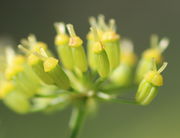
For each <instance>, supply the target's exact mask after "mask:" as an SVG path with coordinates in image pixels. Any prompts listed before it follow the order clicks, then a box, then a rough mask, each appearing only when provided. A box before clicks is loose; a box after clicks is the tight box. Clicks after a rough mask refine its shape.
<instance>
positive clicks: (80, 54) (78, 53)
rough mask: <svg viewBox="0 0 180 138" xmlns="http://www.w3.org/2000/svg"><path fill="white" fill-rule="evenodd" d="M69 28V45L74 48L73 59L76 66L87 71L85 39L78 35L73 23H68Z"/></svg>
mask: <svg viewBox="0 0 180 138" xmlns="http://www.w3.org/2000/svg"><path fill="white" fill-rule="evenodd" d="M67 29H68V31H69V34H70V40H69V46H70V47H71V49H72V55H73V61H74V66H75V68H77V69H79V70H80V71H82V72H86V71H87V59H86V54H85V51H84V49H83V46H82V44H83V41H82V40H81V38H80V37H78V36H76V33H75V31H74V27H73V25H71V24H68V25H67Z"/></svg>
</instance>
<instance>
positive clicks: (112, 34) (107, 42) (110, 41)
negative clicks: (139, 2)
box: [101, 19, 120, 71]
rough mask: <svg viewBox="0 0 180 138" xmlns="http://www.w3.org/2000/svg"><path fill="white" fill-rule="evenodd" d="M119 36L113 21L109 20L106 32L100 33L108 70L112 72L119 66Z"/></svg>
mask: <svg viewBox="0 0 180 138" xmlns="http://www.w3.org/2000/svg"><path fill="white" fill-rule="evenodd" d="M119 39H120V36H119V35H118V34H117V33H116V30H115V21H114V20H113V19H112V20H110V26H109V28H108V29H107V30H105V31H104V32H103V33H102V36H101V40H102V43H103V45H104V49H105V51H106V53H107V56H108V59H109V64H110V70H111V71H112V70H113V69H115V68H116V67H117V66H118V65H119V62H120V60H119V56H120V47H119Z"/></svg>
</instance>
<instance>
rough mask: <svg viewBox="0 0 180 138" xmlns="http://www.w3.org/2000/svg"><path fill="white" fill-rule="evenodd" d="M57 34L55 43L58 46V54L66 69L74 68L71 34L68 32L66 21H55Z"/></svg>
mask: <svg viewBox="0 0 180 138" xmlns="http://www.w3.org/2000/svg"><path fill="white" fill-rule="evenodd" d="M55 28H56V31H57V33H58V34H57V35H56V38H55V45H56V46H57V52H58V55H59V57H60V59H61V61H62V64H63V66H64V67H65V68H66V69H69V70H72V69H73V57H72V51H71V48H70V47H69V45H68V43H69V36H68V35H67V34H66V31H65V25H64V23H55Z"/></svg>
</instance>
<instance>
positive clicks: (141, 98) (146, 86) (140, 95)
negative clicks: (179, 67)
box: [135, 61, 167, 105]
mask: <svg viewBox="0 0 180 138" xmlns="http://www.w3.org/2000/svg"><path fill="white" fill-rule="evenodd" d="M153 62H154V63H153V64H154V68H153V70H151V71H149V72H147V73H146V74H145V76H144V78H143V80H142V81H141V83H140V84H139V87H138V91H137V93H136V97H135V98H136V101H137V102H138V103H139V104H141V105H147V104H149V103H150V102H151V101H152V100H153V99H154V98H155V97H156V95H157V93H158V88H159V87H160V86H162V85H163V77H162V75H161V72H162V71H163V70H164V69H165V68H166V66H167V62H165V63H163V65H162V66H161V68H160V69H159V70H157V69H156V63H155V61H153Z"/></svg>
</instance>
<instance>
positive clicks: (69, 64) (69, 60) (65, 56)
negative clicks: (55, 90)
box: [57, 45, 73, 70]
mask: <svg viewBox="0 0 180 138" xmlns="http://www.w3.org/2000/svg"><path fill="white" fill-rule="evenodd" d="M57 52H58V55H59V57H60V59H61V61H62V64H63V66H64V67H65V68H66V69H69V70H72V69H73V56H72V51H71V48H70V47H69V46H68V45H61V46H57Z"/></svg>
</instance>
